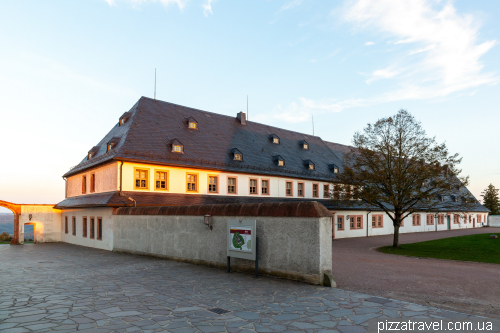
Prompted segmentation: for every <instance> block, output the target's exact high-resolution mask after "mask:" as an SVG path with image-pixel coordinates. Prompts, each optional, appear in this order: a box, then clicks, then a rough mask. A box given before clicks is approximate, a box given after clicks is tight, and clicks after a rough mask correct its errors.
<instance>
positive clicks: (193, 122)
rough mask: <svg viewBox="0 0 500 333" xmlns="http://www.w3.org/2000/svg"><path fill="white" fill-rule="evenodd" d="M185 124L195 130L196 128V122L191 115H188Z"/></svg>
mask: <svg viewBox="0 0 500 333" xmlns="http://www.w3.org/2000/svg"><path fill="white" fill-rule="evenodd" d="M187 124H188V128H189V129H195V130H197V129H198V122H197V121H196V119H194V118H193V117H189V118H188V119H187Z"/></svg>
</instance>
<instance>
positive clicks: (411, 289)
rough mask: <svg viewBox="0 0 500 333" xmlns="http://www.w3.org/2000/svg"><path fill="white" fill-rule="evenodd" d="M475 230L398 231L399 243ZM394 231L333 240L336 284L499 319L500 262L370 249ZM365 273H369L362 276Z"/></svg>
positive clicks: (486, 230) (476, 231)
mask: <svg viewBox="0 0 500 333" xmlns="http://www.w3.org/2000/svg"><path fill="white" fill-rule="evenodd" d="M494 232H500V228H478V229H465V230H451V231H439V232H420V233H411V234H400V236H399V239H400V243H401V244H405V243H415V242H423V241H428V240H433V239H439V238H447V237H455V236H464V235H471V234H479V233H494ZM392 239H393V235H384V236H373V237H368V238H367V237H363V238H348V239H338V240H335V241H334V242H333V275H334V277H335V279H336V281H337V283H338V286H339V287H340V288H343V289H346V290H351V291H357V292H362V293H367V294H370V295H375V296H379V297H389V298H395V299H398V300H403V301H407V302H414V303H418V304H421V305H427V306H433V307H439V308H446V309H449V310H453V311H459V312H466V313H470V314H474V315H480V316H486V317H493V318H500V300H499V295H500V283H499V281H500V265H497V264H488V263H478V262H467V261H455V260H440V259H431V258H414V257H406V256H399V255H392V254H385V253H380V252H377V251H374V248H377V247H380V246H385V245H391V244H392ZM366 272H370V274H366Z"/></svg>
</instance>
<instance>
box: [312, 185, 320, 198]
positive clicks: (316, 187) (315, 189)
mask: <svg viewBox="0 0 500 333" xmlns="http://www.w3.org/2000/svg"><path fill="white" fill-rule="evenodd" d="M318 192H319V185H318V184H313V198H319V193H318Z"/></svg>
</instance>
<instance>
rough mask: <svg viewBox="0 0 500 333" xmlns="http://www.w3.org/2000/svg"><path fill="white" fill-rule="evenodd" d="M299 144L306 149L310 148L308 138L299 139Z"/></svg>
mask: <svg viewBox="0 0 500 333" xmlns="http://www.w3.org/2000/svg"><path fill="white" fill-rule="evenodd" d="M299 144H300V146H301V147H302V149H304V150H308V149H309V144H308V143H307V141H306V140H301V141H299Z"/></svg>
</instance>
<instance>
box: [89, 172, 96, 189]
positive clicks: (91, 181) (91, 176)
mask: <svg viewBox="0 0 500 333" xmlns="http://www.w3.org/2000/svg"><path fill="white" fill-rule="evenodd" d="M90 193H95V172H93V173H91V174H90Z"/></svg>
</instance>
